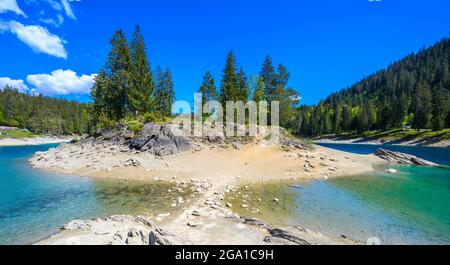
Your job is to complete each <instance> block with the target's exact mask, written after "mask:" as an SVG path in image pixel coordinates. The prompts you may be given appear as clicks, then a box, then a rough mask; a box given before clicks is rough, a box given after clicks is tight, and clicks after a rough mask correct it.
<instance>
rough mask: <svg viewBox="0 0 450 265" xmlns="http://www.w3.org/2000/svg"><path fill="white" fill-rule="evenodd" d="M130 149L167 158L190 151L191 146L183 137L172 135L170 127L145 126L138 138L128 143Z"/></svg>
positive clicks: (187, 139) (150, 124) (188, 140)
mask: <svg viewBox="0 0 450 265" xmlns="http://www.w3.org/2000/svg"><path fill="white" fill-rule="evenodd" d="M129 146H130V148H131V149H135V150H139V151H142V152H149V153H151V154H153V155H155V156H168V155H173V154H177V153H181V152H185V151H190V150H192V149H193V148H194V147H193V144H192V143H191V141H190V139H189V138H187V137H184V136H178V135H174V134H173V132H172V130H171V127H170V125H168V124H166V125H158V124H152V123H149V124H146V125H145V126H144V128H143V129H142V131H141V133H140V135H139V137H137V138H136V139H133V140H131V141H130V144H129Z"/></svg>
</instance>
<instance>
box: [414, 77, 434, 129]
mask: <svg viewBox="0 0 450 265" xmlns="http://www.w3.org/2000/svg"><path fill="white" fill-rule="evenodd" d="M412 109H413V113H414V121H413V127H414V129H417V130H420V129H428V128H429V127H430V121H431V110H432V97H431V92H430V89H429V87H428V85H427V84H426V83H425V82H420V83H419V84H418V85H417V87H416V91H415V93H414V97H413V101H412Z"/></svg>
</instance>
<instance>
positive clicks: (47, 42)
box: [0, 21, 67, 59]
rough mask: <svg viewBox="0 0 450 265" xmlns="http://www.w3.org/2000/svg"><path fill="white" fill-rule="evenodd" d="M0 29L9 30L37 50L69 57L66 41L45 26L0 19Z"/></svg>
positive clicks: (59, 56) (65, 57)
mask: <svg viewBox="0 0 450 265" xmlns="http://www.w3.org/2000/svg"><path fill="white" fill-rule="evenodd" d="M0 29H3V30H5V29H7V30H9V31H10V32H11V33H13V34H15V35H16V36H17V38H19V39H20V40H21V41H22V42H24V43H25V44H27V45H28V46H29V47H30V48H31V49H33V50H34V51H35V52H40V53H46V54H49V55H52V56H55V57H58V58H64V59H67V52H66V50H65V48H64V41H63V40H62V39H61V38H59V37H58V36H57V35H54V34H52V33H50V32H49V31H48V30H47V29H46V28H44V27H41V26H37V25H31V26H25V25H23V24H21V23H19V22H17V21H10V22H1V21H0Z"/></svg>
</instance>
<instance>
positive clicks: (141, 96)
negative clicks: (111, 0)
mask: <svg viewBox="0 0 450 265" xmlns="http://www.w3.org/2000/svg"><path fill="white" fill-rule="evenodd" d="M131 58H132V62H133V64H132V65H133V67H132V68H131V70H132V71H131V76H130V77H131V86H130V89H129V90H128V91H127V93H128V105H129V109H130V111H131V112H132V114H139V113H146V112H150V111H152V110H153V98H152V96H153V92H154V84H153V75H152V72H151V67H150V63H149V61H148V57H147V50H146V47H145V43H144V38H143V36H142V33H141V28H140V27H139V26H136V29H135V31H134V34H133V39H132V41H131Z"/></svg>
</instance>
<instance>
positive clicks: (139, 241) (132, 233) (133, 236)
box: [125, 228, 149, 246]
mask: <svg viewBox="0 0 450 265" xmlns="http://www.w3.org/2000/svg"><path fill="white" fill-rule="evenodd" d="M148 240H149V237H148V236H147V235H145V233H144V232H143V231H141V230H137V229H135V228H131V229H130V230H128V234H127V239H126V240H125V243H126V244H127V245H136V246H140V245H148V243H149V242H148Z"/></svg>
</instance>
